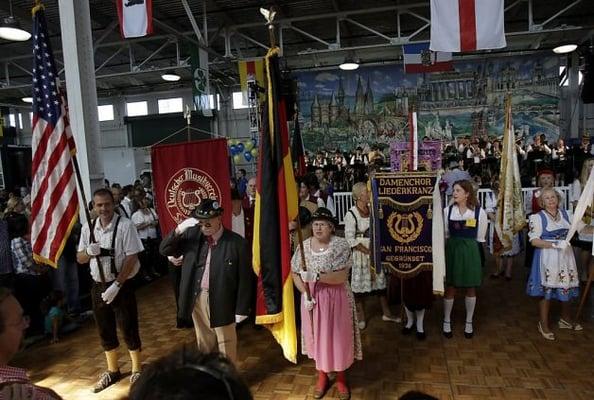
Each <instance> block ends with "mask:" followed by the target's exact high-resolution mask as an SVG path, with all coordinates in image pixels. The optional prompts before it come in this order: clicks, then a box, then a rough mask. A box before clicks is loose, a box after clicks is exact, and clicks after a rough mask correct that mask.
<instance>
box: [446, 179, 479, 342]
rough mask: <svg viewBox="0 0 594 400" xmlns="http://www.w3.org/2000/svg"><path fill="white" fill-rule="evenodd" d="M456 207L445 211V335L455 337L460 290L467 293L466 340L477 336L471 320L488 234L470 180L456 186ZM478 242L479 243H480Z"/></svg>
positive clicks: (454, 202) (449, 207)
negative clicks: (453, 320)
mask: <svg viewBox="0 0 594 400" xmlns="http://www.w3.org/2000/svg"><path fill="white" fill-rule="evenodd" d="M452 198H453V204H452V205H450V206H448V207H446V208H445V209H444V221H445V225H446V238H447V239H446V249H445V250H446V251H445V253H446V290H445V294H444V300H443V304H444V317H443V335H444V336H445V337H446V338H448V339H449V338H451V337H452V335H453V334H452V326H451V325H452V324H451V314H452V308H453V307H454V297H455V295H456V289H457V288H464V289H465V290H466V297H465V298H464V304H465V306H466V321H465V326H464V337H466V338H467V339H470V338H472V337H473V335H474V329H473V325H472V318H473V315H474V309H475V306H476V288H477V287H479V286H480V285H481V281H482V269H481V255H480V251H479V246H481V245H482V243H484V242H485V236H486V234H487V226H488V221H487V214H486V213H485V210H483V209H482V208H481V207H480V206H479V204H478V201H477V199H476V193H475V192H474V189H473V187H472V184H471V183H470V182H469V181H458V182H456V183H454V190H453V194H452ZM477 242H478V243H477Z"/></svg>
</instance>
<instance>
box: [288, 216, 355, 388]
mask: <svg viewBox="0 0 594 400" xmlns="http://www.w3.org/2000/svg"><path fill="white" fill-rule="evenodd" d="M336 226H337V222H336V220H335V218H334V217H333V216H332V213H331V212H330V211H329V210H328V209H327V208H324V207H320V208H318V209H317V210H316V211H315V212H314V213H313V214H312V231H313V236H312V237H310V238H309V239H307V240H305V241H304V242H303V254H304V256H305V265H306V268H307V269H306V270H303V269H302V268H301V263H302V260H301V250H300V248H297V251H296V252H295V254H294V255H293V258H292V260H291V268H292V271H293V281H294V283H295V286H296V287H297V289H299V291H300V292H301V293H302V295H303V298H302V301H301V351H302V353H303V354H305V355H307V356H308V357H309V358H312V359H313V360H314V361H315V364H316V370H317V371H318V381H317V383H316V386H315V390H314V398H316V399H320V398H322V397H324V395H325V394H326V392H327V391H328V389H329V388H330V382H329V379H328V373H330V372H336V386H337V390H338V397H339V398H340V399H341V400H348V399H349V398H350V390H349V387H348V384H347V380H346V370H347V369H348V368H349V367H350V366H351V365H352V364H353V362H354V361H355V359H357V360H360V359H361V358H362V354H361V337H360V334H359V328H358V327H357V315H356V312H355V301H354V298H353V292H352V291H351V287H350V285H349V282H348V276H349V271H350V269H351V267H352V263H353V262H352V258H351V246H350V245H349V243H348V242H347V241H346V240H345V239H343V238H341V237H337V236H334V231H335V227H336ZM305 285H307V286H308V287H309V292H310V294H311V298H310V299H308V298H307V294H306V289H305V287H306V286H305Z"/></svg>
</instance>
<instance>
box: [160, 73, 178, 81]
mask: <svg viewBox="0 0 594 400" xmlns="http://www.w3.org/2000/svg"><path fill="white" fill-rule="evenodd" d="M161 79H163V80H164V81H167V82H177V81H179V80H180V79H181V76H179V75H178V74H176V73H174V72H167V73H165V74H163V75H161Z"/></svg>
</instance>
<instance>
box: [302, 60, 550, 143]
mask: <svg viewBox="0 0 594 400" xmlns="http://www.w3.org/2000/svg"><path fill="white" fill-rule="evenodd" d="M454 68H455V70H454V71H450V72H442V73H431V74H429V73H428V74H405V73H404V70H403V67H402V65H386V66H378V67H362V68H359V69H358V70H356V71H349V72H347V71H341V70H338V69H337V70H327V71H315V72H300V73H296V74H295V76H296V78H297V81H298V86H299V106H300V121H301V126H302V130H301V132H302V134H303V141H304V144H305V147H306V149H307V150H308V151H317V150H319V149H336V148H339V149H341V150H351V149H353V148H355V147H356V146H359V145H361V146H364V147H367V146H371V145H373V144H380V145H381V144H385V145H388V144H389V143H391V142H393V141H397V140H405V139H406V137H407V136H406V135H407V134H408V127H407V115H408V111H409V109H410V108H413V107H414V108H416V109H417V110H418V112H419V135H420V136H421V137H428V138H430V139H432V140H444V141H452V140H454V139H455V138H456V137H460V136H479V137H485V136H490V137H494V136H501V135H502V134H503V125H504V109H503V100H504V96H505V94H506V93H508V92H511V93H512V99H513V100H512V101H513V118H514V127H515V130H516V133H517V135H518V136H519V137H521V138H523V139H524V140H525V141H526V142H527V143H530V142H531V141H532V137H533V136H534V135H535V134H536V133H539V134H540V133H544V134H545V135H546V136H547V139H548V140H549V141H554V140H556V139H557V138H558V136H559V110H558V103H559V86H558V74H559V66H558V59H557V58H556V57H544V56H542V57H538V56H522V57H514V58H502V59H493V58H490V59H485V60H477V61H461V62H455V63H454Z"/></svg>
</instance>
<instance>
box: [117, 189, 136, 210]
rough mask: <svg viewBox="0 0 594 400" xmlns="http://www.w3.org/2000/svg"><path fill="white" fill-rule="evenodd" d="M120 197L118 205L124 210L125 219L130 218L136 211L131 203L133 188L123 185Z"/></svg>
mask: <svg viewBox="0 0 594 400" xmlns="http://www.w3.org/2000/svg"><path fill="white" fill-rule="evenodd" d="M122 196H123V197H122V199H121V202H120V204H121V205H122V207H123V208H124V209H125V210H126V215H127V216H126V218H130V217H131V216H132V214H134V211H136V210H135V209H134V205H133V203H132V199H133V198H134V186H132V185H125V186H124V187H123V188H122Z"/></svg>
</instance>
